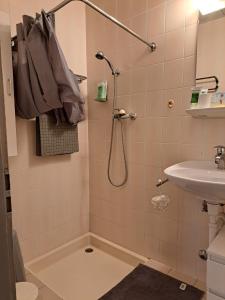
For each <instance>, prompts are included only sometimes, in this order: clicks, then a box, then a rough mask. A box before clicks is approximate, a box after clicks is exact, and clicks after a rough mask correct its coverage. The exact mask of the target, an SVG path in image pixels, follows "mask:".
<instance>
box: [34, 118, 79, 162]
mask: <svg viewBox="0 0 225 300" xmlns="http://www.w3.org/2000/svg"><path fill="white" fill-rule="evenodd" d="M78 151H79V143H78V128H77V125H76V126H72V125H70V124H68V123H67V122H64V123H59V124H56V119H55V116H54V115H53V114H51V113H50V114H42V115H40V116H39V117H37V118H36V154H37V156H48V155H62V154H72V153H74V152H78Z"/></svg>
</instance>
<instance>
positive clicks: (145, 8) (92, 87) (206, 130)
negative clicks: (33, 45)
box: [87, 0, 225, 281]
mask: <svg viewBox="0 0 225 300" xmlns="http://www.w3.org/2000/svg"><path fill="white" fill-rule="evenodd" d="M95 2H96V3H97V4H98V5H99V6H100V7H103V8H104V9H105V10H107V11H108V12H109V13H111V14H112V15H115V16H116V17H117V18H119V19H120V20H122V21H123V22H124V23H125V24H127V25H129V26H130V27H131V28H133V29H134V30H135V31H137V32H138V33H139V34H141V35H142V36H143V37H144V38H146V39H147V40H149V41H155V42H156V43H157V51H156V52H155V53H152V54H151V53H149V52H148V49H146V47H145V45H143V44H141V43H140V42H139V41H136V40H135V39H134V38H133V37H130V36H129V35H128V34H127V33H126V32H124V31H122V30H121V29H118V27H116V26H115V25H114V24H112V23H109V22H108V21H107V20H105V19H104V18H103V17H102V16H99V15H98V14H96V13H95V12H92V11H91V10H90V9H88V10H87V57H88V99H89V102H88V105H89V143H90V148H89V149H90V197H91V198H90V203H91V231H92V232H94V233H96V234H99V235H101V236H103V237H104V238H107V239H109V240H111V241H113V242H116V243H118V244H120V245H123V246H125V247H127V248H129V249H131V250H133V251H136V252H138V253H140V254H143V255H146V256H148V257H151V258H153V259H156V260H159V261H161V262H163V263H165V264H167V265H170V266H172V267H173V268H175V269H176V270H177V271H180V272H182V273H184V274H187V275H191V276H193V277H196V278H198V279H200V280H202V281H204V279H205V263H204V262H202V261H201V260H200V259H199V258H198V250H199V249H202V248H203V249H204V248H206V247H207V245H208V227H207V226H208V225H207V221H208V220H207V216H206V215H205V214H204V213H202V212H201V202H200V201H199V200H197V199H196V198H195V197H194V196H193V195H191V194H188V193H185V192H183V191H181V190H179V189H177V188H176V187H174V186H173V185H172V184H170V183H169V184H167V185H165V186H164V187H163V188H162V192H163V193H166V194H168V195H169V196H170V199H171V203H170V206H169V208H168V209H167V210H166V211H165V212H157V211H155V210H154V209H153V207H152V205H151V198H152V197H153V196H154V195H156V194H157V193H159V190H157V189H156V188H155V184H156V182H157V179H158V178H160V177H163V176H164V175H163V170H164V169H165V168H166V167H167V166H170V165H172V164H174V163H177V162H180V161H185V160H192V159H210V160H213V154H214V150H213V146H214V145H216V144H218V143H219V144H220V143H222V144H223V143H225V134H224V128H225V120H199V119H193V118H191V117H190V116H188V115H187V114H186V113H185V109H186V108H188V106H189V102H190V89H191V87H192V85H193V84H194V79H195V60H196V36H197V20H198V15H197V12H196V11H194V10H193V8H192V1H191V0H168V1H165V0H148V1H147V0H139V1H137V0H117V1H116V0H96V1H95ZM97 50H103V51H104V52H105V54H106V55H107V56H108V57H109V58H110V59H111V60H112V62H113V63H114V65H116V66H118V68H119V69H120V71H121V75H120V76H119V78H118V85H119V86H118V94H119V96H118V106H119V107H123V108H126V109H128V110H129V111H135V112H137V114H138V119H137V120H136V121H124V122H125V123H126V146H127V155H128V165H129V180H128V183H127V184H126V186H125V187H123V188H119V189H118V188H113V187H112V186H111V185H110V184H109V182H108V181H107V175H106V174H107V173H106V170H107V158H108V151H109V140H110V124H111V109H112V97H111V95H110V99H109V101H108V103H103V104H102V103H98V102H96V101H95V100H94V99H95V97H96V86H97V83H98V82H99V81H101V80H104V79H108V81H109V85H110V89H111V91H110V94H112V79H111V74H110V71H109V69H108V66H107V65H106V63H105V62H101V61H97V60H96V59H95V58H94V54H95V53H96V51H97ZM169 99H174V101H175V106H174V108H173V109H168V100H169ZM116 138H117V141H116V143H115V145H114V153H115V154H114V157H113V171H112V173H113V178H114V181H116V182H118V181H119V180H120V179H121V177H122V174H123V166H122V162H121V156H120V153H121V152H120V151H121V144H120V137H119V131H117V137H116Z"/></svg>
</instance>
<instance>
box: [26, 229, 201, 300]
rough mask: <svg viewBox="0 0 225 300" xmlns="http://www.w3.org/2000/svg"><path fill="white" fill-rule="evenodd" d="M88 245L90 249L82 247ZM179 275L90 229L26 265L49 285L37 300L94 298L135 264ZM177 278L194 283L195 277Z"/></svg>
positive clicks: (110, 286)
mask: <svg viewBox="0 0 225 300" xmlns="http://www.w3.org/2000/svg"><path fill="white" fill-rule="evenodd" d="M88 247H91V248H93V249H94V252H92V253H86V252H85V249H86V248H88ZM140 263H142V264H147V265H149V266H150V267H152V268H155V269H157V270H159V271H161V272H163V273H167V274H169V275H171V276H174V277H176V278H177V277H180V276H181V274H177V273H176V272H175V271H174V270H172V269H171V268H169V267H167V266H165V265H163V264H160V263H158V262H155V261H153V260H150V259H147V258H145V257H143V256H140V255H137V254H136V253H133V252H131V251H128V250H126V249H124V248H122V247H119V246H118V245H115V244H113V243H111V242H109V241H107V240H105V239H102V238H100V237H98V236H96V235H94V234H92V233H88V234H86V235H84V236H83V237H81V238H79V239H76V240H74V241H72V242H70V243H68V244H66V245H63V246H62V247H60V248H57V249H55V250H54V251H52V252H50V253H48V254H46V255H44V256H42V257H39V258H38V259H35V260H33V261H31V262H29V263H28V264H27V265H26V269H27V270H28V272H29V273H31V275H32V276H33V280H34V279H35V280H34V283H35V284H37V285H40V286H41V285H44V286H45V287H47V288H49V289H50V290H51V291H52V292H53V295H52V296H51V297H50V298H49V297H48V299H47V298H45V297H41V298H40V300H62V299H63V300H97V299H98V298H100V297H101V296H102V295H104V294H105V293H106V292H107V291H109V290H110V289H111V288H113V287H114V286H115V285H116V284H117V283H119V282H120V281H121V280H122V279H123V278H124V277H125V276H126V275H127V274H129V273H130V272H131V271H132V270H133V269H134V268H135V267H136V266H137V265H138V264H140ZM179 279H180V280H183V281H185V282H188V283H190V284H192V285H195V286H197V287H200V286H199V282H197V281H196V280H195V279H192V278H187V277H185V278H184V277H183V276H182V278H181V277H180V278H179Z"/></svg>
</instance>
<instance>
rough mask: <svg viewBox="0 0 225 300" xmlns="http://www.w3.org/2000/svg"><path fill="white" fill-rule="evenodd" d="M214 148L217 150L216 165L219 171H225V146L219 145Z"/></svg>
mask: <svg viewBox="0 0 225 300" xmlns="http://www.w3.org/2000/svg"><path fill="white" fill-rule="evenodd" d="M214 148H215V149H216V150H217V153H216V156H215V163H216V164H217V166H218V169H221V170H225V146H221V145H219V146H215V147H214Z"/></svg>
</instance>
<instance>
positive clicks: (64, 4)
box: [48, 0, 156, 52]
mask: <svg viewBox="0 0 225 300" xmlns="http://www.w3.org/2000/svg"><path fill="white" fill-rule="evenodd" d="M72 1H81V2H83V3H85V4H86V5H88V6H89V7H91V8H92V9H94V10H95V11H97V12H98V13H100V14H101V15H103V16H104V17H105V18H107V19H109V20H110V21H112V22H113V23H114V24H116V25H117V26H119V27H120V28H122V29H124V30H125V31H126V32H128V33H129V34H131V35H133V36H134V37H135V38H137V39H138V40H139V41H141V42H142V43H144V44H145V45H147V46H148V47H149V48H150V50H151V52H153V51H155V50H156V43H154V42H152V43H149V42H147V41H145V40H144V39H143V38H142V37H140V36H139V35H138V34H137V33H136V32H134V31H133V30H131V29H130V28H128V27H127V26H125V25H124V24H123V23H121V22H120V21H118V20H117V19H116V18H114V17H112V16H111V15H109V14H107V13H106V12H105V11H104V10H102V9H101V8H99V7H98V6H96V5H95V4H94V3H92V2H91V1H89V0H64V1H63V2H61V3H60V4H58V5H57V6H56V7H55V8H53V9H51V10H50V11H49V12H48V14H49V15H50V14H54V13H55V12H57V11H58V10H60V9H61V8H63V7H64V6H66V5H67V4H69V3H70V2H72Z"/></svg>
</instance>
